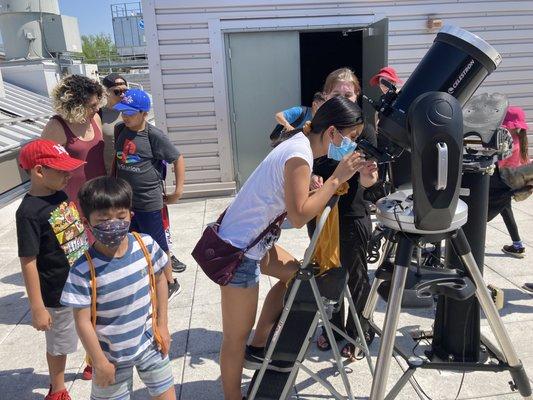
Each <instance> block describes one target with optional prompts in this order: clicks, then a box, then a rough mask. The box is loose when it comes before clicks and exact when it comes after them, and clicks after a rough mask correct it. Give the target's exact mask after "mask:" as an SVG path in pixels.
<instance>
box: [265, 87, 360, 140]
mask: <svg viewBox="0 0 533 400" xmlns="http://www.w3.org/2000/svg"><path fill="white" fill-rule="evenodd" d="M362 123H363V113H362V111H361V108H360V107H359V106H358V105H357V103H354V102H353V101H351V100H348V99H346V98H344V97H341V96H336V97H332V98H331V99H329V100H328V101H326V102H325V103H324V104H322V105H321V106H320V108H319V109H318V110H317V112H316V114H315V116H314V117H313V119H312V121H311V123H310V124H309V123H306V125H305V126H304V128H303V129H301V128H299V129H294V130H292V131H289V132H285V133H282V134H281V136H280V138H279V139H278V140H277V141H275V142H273V143H272V147H276V146H277V145H278V144H280V143H281V142H283V141H285V140H287V139H289V138H291V137H292V136H294V135H295V134H296V133H298V132H302V131H303V132H304V133H305V135H306V136H309V135H321V136H322V135H323V134H324V132H325V130H326V129H328V128H329V127H330V126H332V125H333V126H334V127H335V128H337V129H338V130H339V131H340V130H343V129H346V128H353V127H355V126H357V125H361V124H362Z"/></svg>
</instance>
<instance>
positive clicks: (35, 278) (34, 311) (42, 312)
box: [20, 257, 52, 331]
mask: <svg viewBox="0 0 533 400" xmlns="http://www.w3.org/2000/svg"><path fill="white" fill-rule="evenodd" d="M20 266H21V267H22V276H23V277H24V285H26V292H27V293H28V300H29V302H30V310H31V324H32V326H33V327H34V328H35V329H37V330H38V331H47V330H49V329H50V328H51V327H52V317H51V316H50V313H49V312H48V310H47V309H46V307H45V306H44V301H43V296H42V295H41V283H40V282H39V272H38V271H37V258H36V257H20Z"/></svg>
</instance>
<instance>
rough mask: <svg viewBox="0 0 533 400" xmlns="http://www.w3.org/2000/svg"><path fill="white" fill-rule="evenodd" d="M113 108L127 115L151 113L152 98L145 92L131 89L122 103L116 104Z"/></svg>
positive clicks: (123, 97) (125, 94)
mask: <svg viewBox="0 0 533 400" xmlns="http://www.w3.org/2000/svg"><path fill="white" fill-rule="evenodd" d="M113 108H114V109H115V110H117V111H120V112H122V113H123V114H125V115H135V114H136V113H138V112H148V111H150V97H149V96H148V93H146V92H145V91H144V90H141V89H129V90H127V91H126V92H125V93H124V96H122V100H120V103H117V104H115V106H114V107H113Z"/></svg>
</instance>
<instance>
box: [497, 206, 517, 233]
mask: <svg viewBox="0 0 533 400" xmlns="http://www.w3.org/2000/svg"><path fill="white" fill-rule="evenodd" d="M500 214H501V216H502V218H503V222H505V226H506V227H507V230H508V231H509V235H511V239H512V240H513V242H519V241H520V240H521V239H520V233H518V227H517V226H516V221H515V219H514V214H513V209H512V207H511V204H509V205H508V206H507V207H505V208H504V209H503V210H502V211H501V212H500Z"/></svg>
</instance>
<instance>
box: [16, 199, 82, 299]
mask: <svg viewBox="0 0 533 400" xmlns="http://www.w3.org/2000/svg"><path fill="white" fill-rule="evenodd" d="M16 220H17V240H18V254H19V257H36V258H37V271H38V273H39V282H40V284H41V295H42V297H43V301H44V305H45V306H46V307H61V304H60V302H59V299H60V298H61V292H62V290H63V286H64V285H65V281H66V280H67V276H68V273H69V270H70V266H71V265H72V264H74V262H75V261H76V260H77V259H78V257H79V256H81V255H82V254H83V252H84V251H85V250H87V249H88V248H89V245H88V242H87V234H86V232H85V229H84V226H83V224H82V223H81V221H80V218H79V213H78V210H77V208H76V205H75V204H74V203H73V202H69V200H68V197H67V195H66V194H65V192H61V191H60V192H57V193H55V194H53V195H50V196H43V197H38V196H32V195H30V194H27V195H26V196H25V197H24V199H23V200H22V202H21V204H20V206H19V208H18V210H17V214H16Z"/></svg>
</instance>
